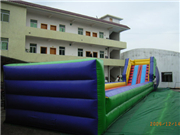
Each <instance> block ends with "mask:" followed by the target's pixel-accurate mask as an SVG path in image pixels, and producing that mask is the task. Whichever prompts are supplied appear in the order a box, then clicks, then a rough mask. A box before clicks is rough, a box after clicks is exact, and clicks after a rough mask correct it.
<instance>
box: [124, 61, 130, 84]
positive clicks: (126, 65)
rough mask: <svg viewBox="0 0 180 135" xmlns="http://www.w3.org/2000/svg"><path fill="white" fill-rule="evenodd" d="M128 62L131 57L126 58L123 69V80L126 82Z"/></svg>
mask: <svg viewBox="0 0 180 135" xmlns="http://www.w3.org/2000/svg"><path fill="white" fill-rule="evenodd" d="M128 62H129V58H127V59H126V60H125V65H124V71H123V74H122V77H123V82H126V71H127V67H128Z"/></svg>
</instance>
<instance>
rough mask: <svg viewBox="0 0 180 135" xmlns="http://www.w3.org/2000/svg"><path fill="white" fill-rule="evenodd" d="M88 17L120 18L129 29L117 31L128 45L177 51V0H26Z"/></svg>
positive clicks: (179, 14) (179, 17) (179, 47)
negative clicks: (108, 15)
mask: <svg viewBox="0 0 180 135" xmlns="http://www.w3.org/2000/svg"><path fill="white" fill-rule="evenodd" d="M25 1H28V2H32V3H36V4H41V5H45V6H50V7H54V8H58V9H62V10H66V11H70V12H75V13H79V14H83V15H87V16H91V17H96V16H97V17H98V18H100V17H102V16H104V15H106V14H110V15H113V16H117V17H120V18H123V20H122V21H120V23H121V24H124V25H127V26H128V27H130V30H127V31H124V32H122V33H121V34H120V40H121V41H123V42H126V43H127V49H124V50H123V51H122V52H125V51H128V50H131V49H136V48H155V49H162V50H170V51H175V52H180V42H179V39H180V35H179V31H180V27H179V25H180V9H179V7H180V1H179V0H161V1H159V0H150V1H149V0H111V1H110V0H108V1H107V0H66V1H65V0H42V1H41V0H25Z"/></svg>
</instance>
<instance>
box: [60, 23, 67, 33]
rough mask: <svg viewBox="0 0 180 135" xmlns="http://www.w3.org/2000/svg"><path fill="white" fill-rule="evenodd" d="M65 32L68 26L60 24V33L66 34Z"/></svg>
mask: <svg viewBox="0 0 180 135" xmlns="http://www.w3.org/2000/svg"><path fill="white" fill-rule="evenodd" d="M62 26H64V27H62ZM63 30H64V31H63ZM65 30H66V26H65V25H63V24H59V31H60V32H65Z"/></svg>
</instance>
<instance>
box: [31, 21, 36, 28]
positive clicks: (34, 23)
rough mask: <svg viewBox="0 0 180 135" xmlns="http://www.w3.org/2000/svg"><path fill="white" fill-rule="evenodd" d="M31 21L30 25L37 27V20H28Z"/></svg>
mask: <svg viewBox="0 0 180 135" xmlns="http://www.w3.org/2000/svg"><path fill="white" fill-rule="evenodd" d="M30 21H31V24H30V25H31V27H34V28H37V20H30Z"/></svg>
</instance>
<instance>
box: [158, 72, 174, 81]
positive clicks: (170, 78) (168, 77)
mask: <svg viewBox="0 0 180 135" xmlns="http://www.w3.org/2000/svg"><path fill="white" fill-rule="evenodd" d="M164 74H169V75H164ZM161 81H162V82H173V72H161Z"/></svg>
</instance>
